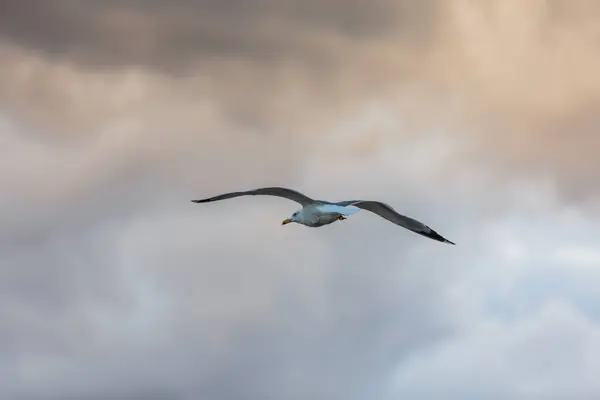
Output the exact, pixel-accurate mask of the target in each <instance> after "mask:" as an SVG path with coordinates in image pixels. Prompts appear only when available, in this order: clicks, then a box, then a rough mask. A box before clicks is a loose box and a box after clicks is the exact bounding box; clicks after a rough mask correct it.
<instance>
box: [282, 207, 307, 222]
mask: <svg viewBox="0 0 600 400" xmlns="http://www.w3.org/2000/svg"><path fill="white" fill-rule="evenodd" d="M302 211H303V209H300V210H298V211H296V212H295V213H293V214H292V216H291V217H289V218H286V219H284V220H283V222H282V223H281V225H286V224H289V223H290V222H298V223H301V222H302V217H303V214H302Z"/></svg>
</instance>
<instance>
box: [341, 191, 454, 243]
mask: <svg viewBox="0 0 600 400" xmlns="http://www.w3.org/2000/svg"><path fill="white" fill-rule="evenodd" d="M333 204H336V205H338V206H342V207H348V206H354V207H358V208H362V209H363V210H367V211H371V212H372V213H375V214H377V215H379V216H380V217H383V218H385V219H387V220H388V221H390V222H393V223H394V224H396V225H399V226H401V227H403V228H406V229H408V230H410V231H413V232H415V233H418V234H419V235H423V236H425V237H428V238H430V239H433V240H437V241H438V242H444V243H450V244H455V243H453V242H451V241H449V240H448V239H446V238H444V237H443V236H441V235H440V234H438V233H437V232H436V231H434V230H433V229H431V228H430V227H429V226H427V225H425V224H424V223H422V222H420V221H417V220H416V219H413V218H410V217H407V216H406V215H402V214H399V213H398V212H397V211H396V210H394V209H393V208H392V207H391V206H390V205H388V204H385V203H382V202H379V201H368V200H348V201H340V202H339V203H333Z"/></svg>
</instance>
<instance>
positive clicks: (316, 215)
mask: <svg viewBox="0 0 600 400" xmlns="http://www.w3.org/2000/svg"><path fill="white" fill-rule="evenodd" d="M359 211H360V210H358V209H348V208H345V207H341V206H336V205H333V204H319V203H314V204H307V205H306V206H303V207H302V208H301V209H300V210H298V211H297V214H296V218H295V220H291V219H290V222H297V223H299V224H302V225H306V226H309V227H311V228H319V227H321V226H324V225H329V224H332V223H334V222H335V221H341V220H344V219H346V217H345V216H346V215H350V214H354V213H357V212H359Z"/></svg>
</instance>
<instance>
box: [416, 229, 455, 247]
mask: <svg viewBox="0 0 600 400" xmlns="http://www.w3.org/2000/svg"><path fill="white" fill-rule="evenodd" d="M419 233H421V232H419ZM421 235H423V236H425V237H428V238H429V239H433V240H437V241H438V242H442V243H448V244H451V245H453V246H456V243H454V242H451V241H450V240H448V239H446V238H445V237H443V236H442V235H440V234H439V233H437V232H436V231H434V230H433V229H431V231H430V232H428V233H424V232H423V233H421Z"/></svg>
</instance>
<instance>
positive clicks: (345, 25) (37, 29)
mask: <svg viewBox="0 0 600 400" xmlns="http://www.w3.org/2000/svg"><path fill="white" fill-rule="evenodd" d="M435 4H436V1H422V2H418V3H415V2H412V1H401V2H389V1H387V0H377V1H368V2H367V1H358V0H352V1H331V0H330V1H316V0H308V1H302V2H295V1H294V2H287V1H284V2H281V1H273V0H253V1H240V0H237V1H215V0H208V1H206V0H204V1H197V2H193V1H182V0H175V1H169V2H156V1H150V2H147V1H127V0H124V1H89V0H86V1H70V0H63V1H61V0H59V1H34V2H33V3H27V4H25V3H18V2H5V3H3V5H2V8H0V11H1V12H0V15H1V17H0V36H1V37H2V38H3V39H4V40H5V41H9V42H12V43H14V44H17V45H22V46H24V47H26V48H32V49H35V50H39V51H42V52H44V53H46V54H47V55H49V56H51V57H59V58H67V59H73V60H75V61H78V62H82V63H86V64H101V65H123V64H133V65H144V66H147V67H156V68H160V69H165V68H166V69H172V68H174V69H176V70H178V69H187V68H188V67H190V66H193V65H197V64H198V63H202V62H203V61H206V60H209V59H210V58H214V57H231V58H234V59H236V58H240V57H241V58H246V59H251V60H256V61H260V60H271V61H273V60H283V59H286V58H296V59H299V60H301V61H302V62H307V63H309V64H315V65H318V64H323V63H328V62H329V63H331V62H333V60H336V59H337V58H338V56H339V55H338V54H337V52H336V48H335V46H334V47H332V43H331V41H332V40H333V41H334V42H335V41H336V40H342V41H344V40H347V41H354V40H356V41H358V42H360V41H363V40H368V39H373V38H377V37H381V36H382V35H386V34H390V33H392V32H394V33H398V32H400V33H401V36H400V37H402V36H405V37H406V38H405V39H406V41H407V42H411V41H415V40H416V41H417V42H418V44H423V45H424V44H426V43H427V40H428V38H430V37H431V35H432V33H433V32H432V29H434V27H435V19H436V7H435ZM333 44H335V43H333ZM357 44H358V43H357ZM415 44H417V43H415Z"/></svg>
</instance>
